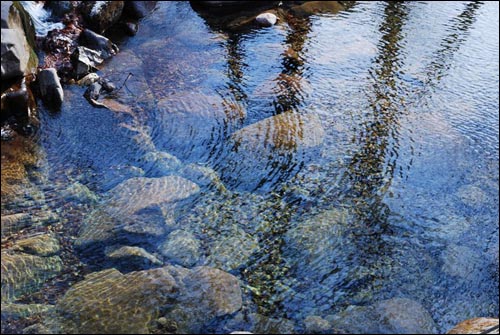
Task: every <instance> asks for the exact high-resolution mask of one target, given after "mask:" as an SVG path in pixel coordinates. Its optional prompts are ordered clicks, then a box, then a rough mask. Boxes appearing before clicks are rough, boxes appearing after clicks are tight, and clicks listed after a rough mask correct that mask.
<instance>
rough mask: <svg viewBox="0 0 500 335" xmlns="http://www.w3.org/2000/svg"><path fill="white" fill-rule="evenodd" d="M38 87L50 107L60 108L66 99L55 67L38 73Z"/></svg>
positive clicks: (44, 101)
mask: <svg viewBox="0 0 500 335" xmlns="http://www.w3.org/2000/svg"><path fill="white" fill-rule="evenodd" d="M38 87H39V90H40V96H41V98H42V101H43V103H44V104H45V105H46V106H47V107H50V108H53V109H59V108H60V107H61V104H62V103H63V101H64V91H63V89H62V86H61V82H60V80H59V76H58V75H57V71H56V69H54V68H48V69H43V70H42V71H40V72H39V73H38Z"/></svg>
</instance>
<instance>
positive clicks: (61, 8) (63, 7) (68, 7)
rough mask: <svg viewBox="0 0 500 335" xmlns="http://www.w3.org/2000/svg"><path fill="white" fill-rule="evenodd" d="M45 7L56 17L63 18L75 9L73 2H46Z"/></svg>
mask: <svg viewBox="0 0 500 335" xmlns="http://www.w3.org/2000/svg"><path fill="white" fill-rule="evenodd" d="M45 7H46V8H48V9H49V10H51V11H52V14H53V15H54V16H57V17H63V16H64V14H67V13H69V12H71V11H72V10H73V9H74V8H75V6H74V1H46V3H45Z"/></svg>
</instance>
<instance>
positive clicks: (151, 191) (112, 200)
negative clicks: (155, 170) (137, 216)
mask: <svg viewBox="0 0 500 335" xmlns="http://www.w3.org/2000/svg"><path fill="white" fill-rule="evenodd" d="M199 190H200V188H199V187H198V185H196V184H195V183H193V182H191V181H189V180H187V179H184V178H182V177H179V176H175V175H171V176H166V177H160V178H143V177H137V178H130V179H128V180H126V181H124V182H122V183H121V184H119V185H117V186H116V187H115V188H113V189H112V190H110V191H109V192H108V194H107V198H108V206H109V212H110V213H115V214H117V215H131V214H134V213H136V212H138V211H139V210H141V209H145V208H148V207H151V206H153V205H161V204H162V203H169V202H175V201H179V200H182V199H186V198H188V197H189V196H191V195H193V194H196V193H197V192H199Z"/></svg>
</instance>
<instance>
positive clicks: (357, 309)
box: [328, 298, 437, 334]
mask: <svg viewBox="0 0 500 335" xmlns="http://www.w3.org/2000/svg"><path fill="white" fill-rule="evenodd" d="M328 321H330V323H331V324H332V326H333V327H335V328H337V329H343V330H347V331H348V332H349V333H361V334H437V326H436V323H435V322H434V320H433V319H432V317H431V315H430V314H429V312H428V311H427V310H426V309H425V308H424V307H423V306H422V305H421V304H419V303H418V302H416V301H414V300H411V299H407V298H393V299H388V300H383V301H379V302H376V303H375V304H373V305H369V306H350V307H348V308H347V309H346V310H344V311H342V312H340V313H339V314H337V315H335V316H333V317H331V318H328Z"/></svg>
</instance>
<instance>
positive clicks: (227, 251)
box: [207, 231, 260, 271]
mask: <svg viewBox="0 0 500 335" xmlns="http://www.w3.org/2000/svg"><path fill="white" fill-rule="evenodd" d="M209 249H210V256H209V257H208V259H207V263H208V264H209V265H210V266H214V267H217V268H220V269H223V270H225V271H231V270H234V269H237V268H238V267H240V266H242V265H244V264H245V263H247V261H248V260H249V259H250V256H251V255H252V254H253V253H255V252H258V251H259V249H260V248H259V243H258V240H257V238H255V237H252V236H250V235H249V234H247V233H245V232H244V231H240V232H236V233H235V234H231V235H230V236H227V237H222V238H220V239H218V240H217V241H215V242H214V243H212V244H211V246H210V247H209Z"/></svg>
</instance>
